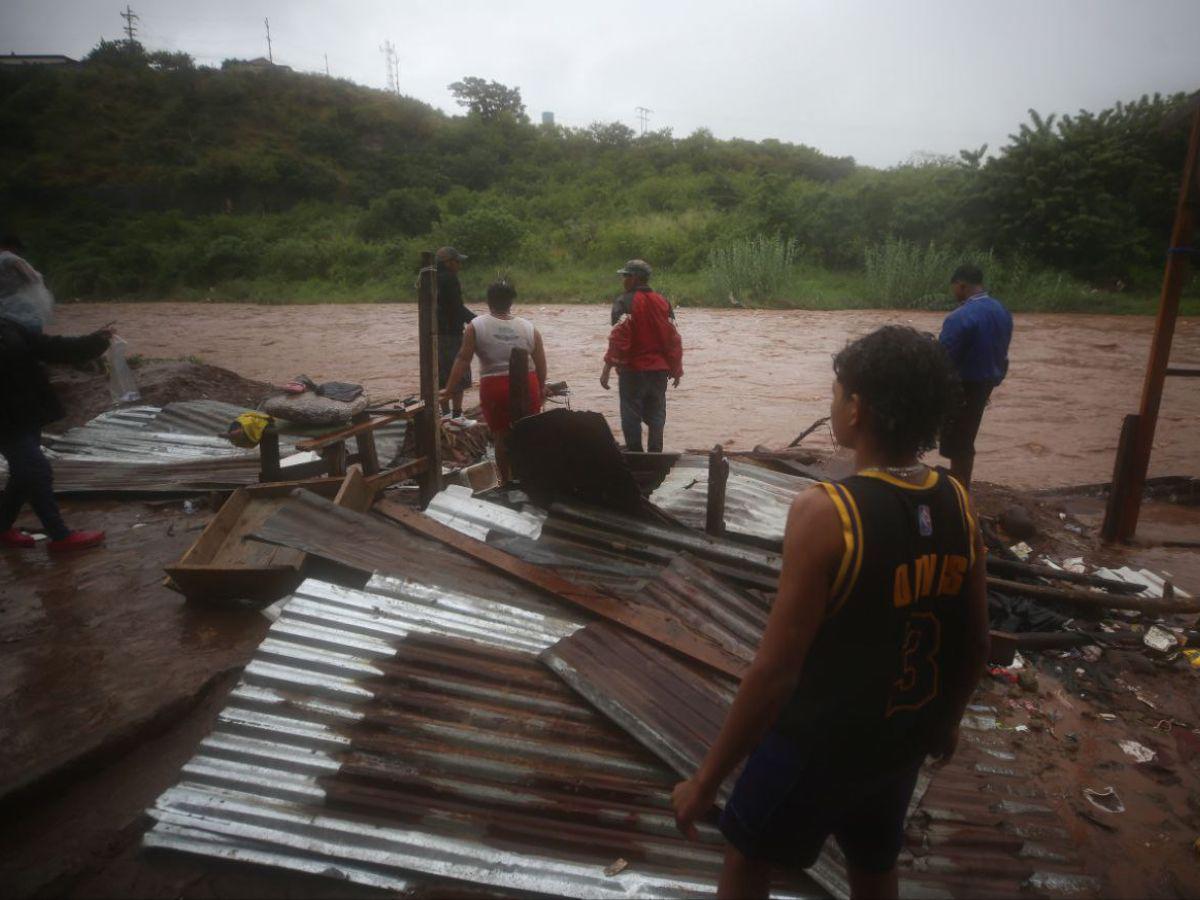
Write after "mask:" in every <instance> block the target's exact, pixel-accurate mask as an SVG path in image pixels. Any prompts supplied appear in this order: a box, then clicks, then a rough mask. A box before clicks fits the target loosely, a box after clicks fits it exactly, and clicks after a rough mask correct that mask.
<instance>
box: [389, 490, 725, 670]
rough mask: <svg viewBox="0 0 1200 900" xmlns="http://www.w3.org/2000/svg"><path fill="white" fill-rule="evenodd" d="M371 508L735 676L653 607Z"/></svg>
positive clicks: (707, 646) (715, 649)
mask: <svg viewBox="0 0 1200 900" xmlns="http://www.w3.org/2000/svg"><path fill="white" fill-rule="evenodd" d="M376 509H377V510H378V511H379V512H381V513H383V514H384V515H385V516H387V517H388V518H389V519H392V520H393V521H396V522H399V523H400V524H401V525H404V526H405V527H407V528H411V529H412V530H413V531H415V532H417V533H418V534H423V535H425V536H426V537H429V538H433V539H434V540H436V541H440V542H441V543H443V544H446V545H447V546H449V547H453V548H454V549H455V550H459V551H461V552H462V553H465V554H466V555H467V556H470V557H471V558H472V559H476V560H478V561H479V562H483V563H486V564H487V565H489V566H492V567H493V568H495V569H499V570H500V571H501V572H505V573H506V574H508V575H511V576H513V577H514V578H517V579H518V580H520V581H522V582H524V583H525V584H528V585H532V586H533V587H536V588H539V589H540V590H543V591H546V592H547V593H549V594H552V595H553V596H555V597H557V598H558V599H560V600H562V601H563V602H565V603H569V604H571V605H572V606H578V607H580V608H581V609H586V610H587V611H589V612H592V613H595V614H596V615H598V616H601V617H603V618H605V619H608V620H609V621H610V622H616V623H617V624H619V625H624V626H625V627H626V628H628V629H630V630H631V631H635V632H637V633H638V634H640V635H642V636H644V637H646V638H649V639H650V640H652V641H655V642H657V643H659V644H662V645H663V646H665V647H669V648H670V649H672V650H675V651H676V652H678V653H682V654H683V655H684V656H687V657H689V658H691V659H694V660H696V661H697V662H701V663H704V664H705V665H707V666H711V667H712V668H714V669H716V670H717V671H718V672H724V673H725V674H726V675H732V676H733V677H735V678H740V677H741V676H742V674H743V673H744V672H745V670H746V663H745V662H744V661H743V660H741V659H739V658H738V657H736V656H734V655H733V654H731V653H728V652H726V651H725V650H724V649H722V648H721V647H719V646H717V645H716V644H713V643H711V642H709V641H707V640H704V639H703V638H701V637H700V636H698V635H697V634H695V633H694V632H693V631H691V630H690V629H689V628H687V627H686V626H685V625H684V624H683V623H682V622H680V621H679V619H677V618H676V617H674V616H672V615H670V614H668V613H665V612H663V611H662V610H659V609H657V608H654V607H649V606H640V607H633V606H630V605H629V604H628V603H624V602H622V601H620V600H617V599H615V598H613V597H609V596H607V595H606V594H602V593H600V592H599V591H597V590H594V589H592V588H589V587H585V586H583V585H578V584H575V583H573V582H570V581H567V579H565V578H563V577H562V576H560V575H558V574H556V573H555V572H552V571H550V570H549V569H544V568H541V567H539V566H534V565H530V564H529V563H526V562H524V561H522V560H519V559H517V558H516V557H514V556H510V555H509V554H507V553H505V552H504V551H503V550H499V549H497V548H496V547H492V546H490V545H488V544H485V543H483V542H482V541H477V540H475V539H474V538H470V537H467V536H466V535H464V534H460V533H459V532H457V531H455V530H454V529H453V528H450V527H449V526H447V525H443V524H442V523H441V522H438V521H436V520H435V519H431V518H430V517H429V516H426V515H425V514H424V513H420V512H417V511H416V510H414V509H410V508H409V507H406V506H402V505H401V504H399V503H397V502H396V501H394V500H387V499H385V500H381V501H380V502H379V504H378V506H377V507H376Z"/></svg>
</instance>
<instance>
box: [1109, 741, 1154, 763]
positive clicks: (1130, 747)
mask: <svg viewBox="0 0 1200 900" xmlns="http://www.w3.org/2000/svg"><path fill="white" fill-rule="evenodd" d="M1117 746H1118V747H1120V748H1121V749H1122V750H1123V751H1125V755H1126V756H1132V757H1133V758H1134V759H1135V760H1137V761H1138V762H1140V763H1148V762H1153V761H1154V758H1155V757H1156V756H1158V754H1157V753H1155V752H1154V751H1153V750H1151V749H1150V748H1149V747H1147V746H1146V745H1145V744H1139V743H1138V742H1137V741H1117Z"/></svg>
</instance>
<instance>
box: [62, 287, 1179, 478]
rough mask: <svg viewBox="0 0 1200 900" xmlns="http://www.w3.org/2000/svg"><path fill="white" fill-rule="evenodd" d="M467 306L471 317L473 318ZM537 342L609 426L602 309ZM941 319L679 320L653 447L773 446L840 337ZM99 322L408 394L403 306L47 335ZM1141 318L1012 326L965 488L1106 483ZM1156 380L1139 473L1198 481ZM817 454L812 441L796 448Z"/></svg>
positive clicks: (1170, 400) (229, 315) (230, 357)
mask: <svg viewBox="0 0 1200 900" xmlns="http://www.w3.org/2000/svg"><path fill="white" fill-rule="evenodd" d="M476 307H477V308H482V305H481V304H476ZM517 311H518V313H519V314H522V315H526V316H528V317H529V318H531V319H532V320H533V321H534V322H535V323H536V324H537V326H538V327H539V328H540V329H541V331H542V335H543V337H544V339H545V343H546V349H547V356H548V359H549V366H550V378H551V380H554V381H559V380H565V381H567V382H569V383H570V385H571V388H572V391H573V396H572V405H573V406H574V407H575V408H577V409H595V410H599V411H601V412H603V413H604V414H605V415H606V416H607V417H608V419H609V421H610V423H612V424H613V425H614V426H616V425H617V416H616V413H617V409H616V407H617V398H616V394H615V390H614V391H613V392H610V393H606V392H605V391H604V390H602V389H601V388H600V385H599V384H598V381H597V379H598V375H599V371H600V366H601V358H602V356H603V352H604V347H605V341H606V339H607V334H608V309H607V307H603V306H533V307H518V310H517ZM942 316H943V314H942V313H913V312H904V311H887V310H866V311H847V312H809V311H800V310H788V311H775V310H709V309H684V310H681V311H680V313H679V324H680V330H681V331H682V333H683V339H684V347H685V351H684V352H685V355H684V368H685V370H686V377H685V378H684V382H683V385H682V386H681V387H680V388H679V389H678V390H672V391H671V392H670V396H669V400H668V421H667V446H668V449H685V448H697V447H711V446H712V445H713V444H714V443H716V442H723V443H724V442H728V443H729V445H730V446H733V447H738V448H743V449H748V448H751V447H753V446H754V445H755V444H767V445H772V446H778V445H781V444H786V443H787V442H788V441H790V440H791V439H792V438H793V437H795V436H796V435H797V434H798V433H799V432H800V431H801V430H802V429H804V428H805V427H806V426H807V425H808V424H809V423H811V422H812V421H814V420H815V419H817V418H818V417H820V416H822V415H824V414H825V413H826V410H827V407H828V398H829V384H830V380H831V377H832V374H831V368H830V358H831V356H832V354H833V353H834V352H836V351H837V350H838V348H840V347H841V346H842V345H843V344H844V343H845V342H846V340H847V339H849V338H853V337H856V336H858V335H861V334H863V333H865V332H867V331H870V330H871V329H873V328H876V327H878V326H880V325H883V324H887V323H892V322H899V323H905V324H910V325H913V326H914V327H917V328H921V329H924V330H929V331H936V330H937V329H938V327H939V325H940V323H941V319H942ZM113 320H115V321H116V322H117V324H118V328H119V330H120V332H121V334H122V335H123V336H124V337H125V338H126V339H127V340H128V341H129V345H130V346H129V350H130V352H131V353H140V354H143V355H145V356H151V357H187V356H198V357H199V358H200V359H202V360H203V361H204V362H207V363H212V364H213V365H218V366H222V367H225V368H228V369H232V370H234V371H236V372H238V373H239V374H240V375H243V376H245V377H248V378H255V379H261V380H264V381H271V382H276V383H278V382H281V381H284V380H286V379H288V378H290V377H291V376H293V375H297V374H300V373H305V374H307V375H309V376H311V377H313V378H314V379H316V380H318V381H321V380H332V379H338V380H348V381H357V382H360V383H362V384H364V385H365V386H366V387H367V388H368V389H369V390H370V391H371V392H372V393H374V394H375V395H376V396H384V395H397V394H409V393H412V392H414V391H415V390H416V385H417V347H416V306H415V305H412V304H400V305H372V304H339V305H324V306H255V305H249V304H196V303H147V304H129V303H116V304H73V305H64V306H61V307H59V313H58V321H57V322H56V324H55V328H54V330H56V331H59V332H62V333H69V332H78V331H85V330H89V329H92V328H96V327H99V326H100V325H103V324H105V323H106V322H109V321H113ZM1152 328H1153V320H1152V319H1151V318H1149V317H1131V316H1102V315H1063V314H1047V315H1042V314H1023V315H1018V316H1017V317H1016V331H1015V335H1014V339H1013V347H1012V367H1011V373H1010V377H1009V379H1008V380H1007V381H1006V382H1005V383H1004V384H1003V385H1002V386H1001V387H1000V388H999V389H998V390H997V391H996V393H995V394H994V395H993V401H992V406H991V408H990V409H989V410H988V413H987V415H986V416H985V418H984V422H983V429H982V432H981V435H980V440H979V447H978V451H979V455H978V459H977V461H976V467H975V470H976V476H977V477H978V478H981V479H985V480H989V481H997V482H1002V483H1006V484H1009V485H1012V486H1014V487H1019V488H1040V487H1049V486H1059V485H1067V484H1079V483H1087V482H1099V481H1107V480H1109V478H1110V477H1111V475H1112V459H1113V453H1114V451H1115V449H1116V442H1117V435H1118V432H1119V430H1120V424H1121V418H1122V416H1123V415H1125V414H1126V413H1131V412H1135V411H1136V409H1137V403H1138V399H1139V395H1140V391H1141V383H1142V375H1143V371H1144V366H1145V360H1146V353H1147V349H1148V347H1149V341H1150V334H1151V331H1152ZM1173 361H1176V362H1179V363H1196V362H1200V319H1184V320H1181V321H1180V323H1179V326H1178V328H1177V331H1176V338H1175V350H1174V356H1173ZM1197 387H1198V386H1197V385H1196V384H1195V382H1194V381H1192V380H1190V379H1169V380H1168V384H1167V390H1166V394H1165V396H1164V399H1163V407H1162V417H1161V419H1160V421H1159V428H1158V436H1157V440H1156V443H1155V451H1154V459H1153V464H1152V474H1160V475H1167V474H1194V473H1196V472H1197V471H1200V390H1198V389H1197ZM807 443H810V444H812V445H813V446H828V445H829V437H828V434H827V433H817V434H814V435H813V436H812V437H811V438H809V439H808V440H807Z"/></svg>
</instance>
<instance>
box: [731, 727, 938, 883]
mask: <svg viewBox="0 0 1200 900" xmlns="http://www.w3.org/2000/svg"><path fill="white" fill-rule="evenodd" d="M920 768H921V761H920V760H918V761H917V762H915V763H910V764H908V765H905V766H903V767H902V768H900V769H891V770H890V771H889V772H887V773H884V774H872V773H870V772H863V773H861V774H848V773H845V772H834V771H831V770H830V769H828V768H827V767H817V766H813V765H809V764H806V760H805V757H804V754H803V753H802V751H801V750H800V748H798V747H797V746H796V744H795V743H794V742H793V741H792V740H790V739H789V738H786V737H784V736H783V735H780V734H777V733H776V732H773V731H772V732H770V733H769V734H768V735H767V736H766V737H765V738H764V739H763V741H762V743H761V744H759V745H758V748H757V749H756V750H755V751H754V752H753V753H752V754H751V755H750V759H749V760H748V761H747V763H746V768H745V769H744V770H743V771H742V774H741V776H740V777H739V778H738V781H737V784H736V786H735V787H734V789H733V796H732V797H730V798H729V802H728V803H727V804H726V805H725V811H724V812H723V813H722V815H721V833H722V834H724V835H725V839H726V840H727V841H729V843H731V844H732V845H733V846H734V847H736V848H737V849H738V850H739V851H741V853H742V854H743V855H745V856H746V857H747V858H749V859H755V860H763V861H767V862H771V863H774V864H777V865H781V866H787V867H791V868H801V869H807V868H808V867H809V866H811V865H812V864H813V863H814V862H816V860H817V857H818V856H819V855H820V853H821V848H822V847H823V846H825V840H826V838H828V837H829V835H831V834H832V835H833V836H834V837H835V838H836V839H837V842H838V845H839V846H840V847H841V848H842V852H843V853H844V854H845V856H846V862H847V864H848V865H850V866H851V867H852V868H854V869H857V870H858V871H860V872H876V873H877V872H886V871H888V870H889V869H891V868H892V867H893V866H894V865H895V864H896V858H897V857H898V856H899V855H900V848H901V847H902V846H903V844H904V817H905V814H906V813H907V812H908V803H909V801H910V800H911V799H912V794H913V789H914V788H915V787H916V784H917V772H918V771H919V770H920Z"/></svg>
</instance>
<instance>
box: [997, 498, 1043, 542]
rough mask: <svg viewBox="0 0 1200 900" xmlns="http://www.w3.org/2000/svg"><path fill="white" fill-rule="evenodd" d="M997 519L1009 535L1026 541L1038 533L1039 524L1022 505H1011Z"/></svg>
mask: <svg viewBox="0 0 1200 900" xmlns="http://www.w3.org/2000/svg"><path fill="white" fill-rule="evenodd" d="M997 521H998V522H999V524H1000V527H1001V528H1003V529H1004V532H1005V534H1007V535H1008V536H1009V537H1012V538H1016V539H1017V540H1019V541H1026V540H1028V539H1029V538H1031V537H1033V536H1034V535H1035V534H1037V526H1036V525H1035V524H1034V522H1033V517H1032V516H1030V515H1029V511H1028V510H1026V509H1025V508H1024V507H1022V506H1015V505H1014V506H1010V507H1008V508H1007V509H1005V510H1004V511H1003V512H1002V513H1000V515H999V517H998V519H997Z"/></svg>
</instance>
